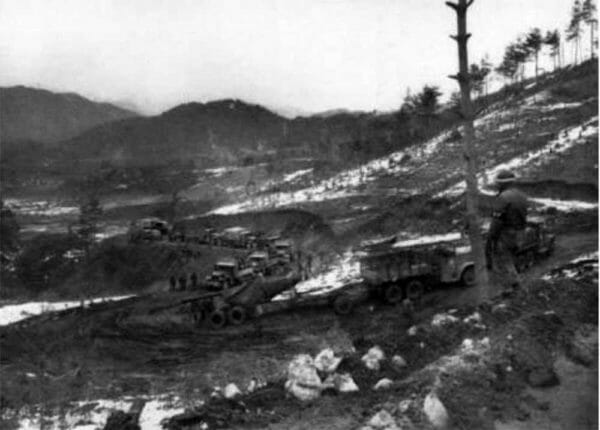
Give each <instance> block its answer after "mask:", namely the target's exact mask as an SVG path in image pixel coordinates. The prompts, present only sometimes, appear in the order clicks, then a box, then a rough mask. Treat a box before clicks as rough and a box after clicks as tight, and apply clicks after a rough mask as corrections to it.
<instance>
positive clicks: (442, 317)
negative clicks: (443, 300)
mask: <svg viewBox="0 0 600 430" xmlns="http://www.w3.org/2000/svg"><path fill="white" fill-rule="evenodd" d="M458 321H459V319H458V318H456V317H455V316H454V315H450V314H443V313H442V314H435V315H434V316H433V318H432V320H431V325H432V326H434V327H443V326H446V325H450V324H454V323H456V322H458Z"/></svg>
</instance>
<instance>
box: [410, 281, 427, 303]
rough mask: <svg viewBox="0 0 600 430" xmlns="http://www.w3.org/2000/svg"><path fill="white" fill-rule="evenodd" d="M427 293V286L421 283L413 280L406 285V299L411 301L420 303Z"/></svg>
mask: <svg viewBox="0 0 600 430" xmlns="http://www.w3.org/2000/svg"><path fill="white" fill-rule="evenodd" d="M424 293H425V285H423V283H422V282H421V281H418V280H416V279H413V280H412V281H409V282H408V284H406V297H408V298H409V299H410V300H412V301H413V302H414V301H418V300H420V299H421V297H423V294H424Z"/></svg>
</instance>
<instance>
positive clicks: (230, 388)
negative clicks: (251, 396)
mask: <svg viewBox="0 0 600 430" xmlns="http://www.w3.org/2000/svg"><path fill="white" fill-rule="evenodd" d="M223 393H224V395H225V398H226V399H233V398H235V397H237V396H240V395H241V394H242V392H241V391H240V389H239V388H238V386H237V385H235V384H234V383H233V382H232V383H229V384H227V385H226V386H225V391H224V392H223Z"/></svg>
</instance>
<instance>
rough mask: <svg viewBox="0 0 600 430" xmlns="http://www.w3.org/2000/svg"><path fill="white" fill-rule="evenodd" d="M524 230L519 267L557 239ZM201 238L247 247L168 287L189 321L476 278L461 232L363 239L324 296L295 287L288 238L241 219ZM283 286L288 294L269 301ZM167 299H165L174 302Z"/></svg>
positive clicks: (153, 229) (541, 230)
mask: <svg viewBox="0 0 600 430" xmlns="http://www.w3.org/2000/svg"><path fill="white" fill-rule="evenodd" d="M134 231H135V232H137V233H138V237H141V238H145V237H148V238H158V237H160V238H163V237H164V236H165V235H167V236H168V235H169V234H170V232H172V230H169V228H168V224H165V223H163V222H161V220H158V219H154V218H148V219H144V220H143V222H141V223H140V224H139V227H136V230H134ZM524 236H525V239H524V241H523V243H522V244H520V246H519V250H518V253H517V255H518V259H519V262H518V269H519V270H521V271H522V270H525V269H527V268H528V267H530V266H531V265H532V264H534V262H535V261H536V260H537V259H539V258H541V257H543V256H547V255H549V254H550V253H552V251H553V249H554V241H555V238H554V235H552V234H550V233H549V231H548V223H547V221H546V220H545V219H544V218H536V217H532V218H531V219H530V221H529V223H528V225H527V228H526V232H525V235H524ZM203 238H205V239H208V240H215V239H217V240H219V243H220V244H222V245H227V246H231V247H241V248H245V249H249V252H248V254H247V255H245V256H242V255H238V256H235V257H228V258H221V259H220V260H218V261H217V262H216V263H215V265H214V267H213V270H212V272H211V273H210V274H209V275H208V276H207V277H206V278H204V279H203V280H200V279H198V277H197V274H196V273H193V276H194V281H192V282H190V283H189V284H188V283H184V284H185V285H190V286H192V288H191V289H188V288H186V287H185V286H184V288H179V289H177V288H173V290H174V292H171V293H170V294H171V295H172V296H171V298H170V299H169V300H166V302H170V303H172V304H173V303H174V305H173V306H181V305H185V308H186V309H187V310H188V311H189V312H190V313H191V314H192V316H193V318H194V321H196V322H197V323H198V324H204V323H205V322H207V323H208V324H209V326H210V327H211V328H220V327H223V326H225V325H227V324H232V325H238V324H241V323H243V322H244V321H245V320H246V319H247V318H249V317H253V316H254V317H256V316H260V315H263V314H264V313H269V312H277V311H281V310H285V309H291V308H295V307H299V306H303V305H310V306H312V305H315V304H320V305H328V306H332V307H333V309H334V310H335V311H336V312H337V313H338V314H347V313H349V312H351V310H352V309H353V307H354V305H356V304H357V303H358V302H359V301H363V300H365V299H366V298H369V297H371V298H373V297H375V298H378V299H383V300H384V301H385V302H387V303H391V304H396V303H399V302H402V301H403V300H405V299H407V298H408V299H410V300H411V301H418V300H419V299H420V298H421V297H422V296H423V295H424V294H425V293H426V292H427V291H428V290H429V289H431V288H434V287H439V286H446V285H463V286H467V287H468V286H472V285H473V284H474V283H475V273H474V263H473V258H472V255H471V247H470V245H469V243H468V240H467V239H466V238H465V237H464V236H463V235H462V234H461V233H450V234H445V235H438V236H425V237H419V238H416V239H410V240H398V239H397V238H396V237H395V236H392V237H388V238H383V239H379V240H374V241H366V242H363V243H361V245H360V247H359V248H358V249H357V250H355V254H356V255H357V256H358V259H359V267H360V279H355V280H352V281H349V282H348V283H347V285H342V286H340V288H337V289H332V290H328V291H329V292H328V293H327V294H324V295H321V296H316V295H313V294H310V293H308V294H307V293H302V294H298V293H296V289H295V288H294V287H295V285H296V284H297V283H298V282H300V280H301V276H300V266H299V265H296V263H297V262H296V261H295V260H296V258H295V252H294V246H293V242H292V241H291V240H288V239H284V238H281V237H280V236H275V235H274V236H270V237H268V236H265V235H260V234H256V233H252V232H251V231H250V230H249V229H246V228H241V227H234V228H229V229H226V230H223V231H220V232H217V231H216V230H213V229H206V231H205V235H204V236H203ZM188 239H189V237H188ZM155 240H156V239H155ZM182 267H183V266H182ZM179 270H180V269H179ZM174 275H175V272H174ZM171 278H172V279H174V278H175V276H171ZM196 281H198V282H196ZM172 284H173V282H172ZM172 286H174V285H172ZM324 287H325V286H324ZM281 293H284V296H285V299H283V300H277V301H272V299H273V297H275V296H277V295H280V294H281ZM166 302H165V305H167V306H171V305H168V304H167V303H166Z"/></svg>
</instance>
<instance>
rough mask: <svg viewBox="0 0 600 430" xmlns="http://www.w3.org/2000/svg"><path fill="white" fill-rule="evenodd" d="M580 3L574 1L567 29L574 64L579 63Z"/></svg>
mask: <svg viewBox="0 0 600 430" xmlns="http://www.w3.org/2000/svg"><path fill="white" fill-rule="evenodd" d="M581 19H582V12H581V3H580V1H579V0H575V2H574V3H573V8H572V9H571V21H570V22H569V27H568V28H567V32H566V33H567V40H568V41H574V42H573V43H574V61H573V62H574V63H575V64H577V63H578V62H579V39H580V37H581Z"/></svg>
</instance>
